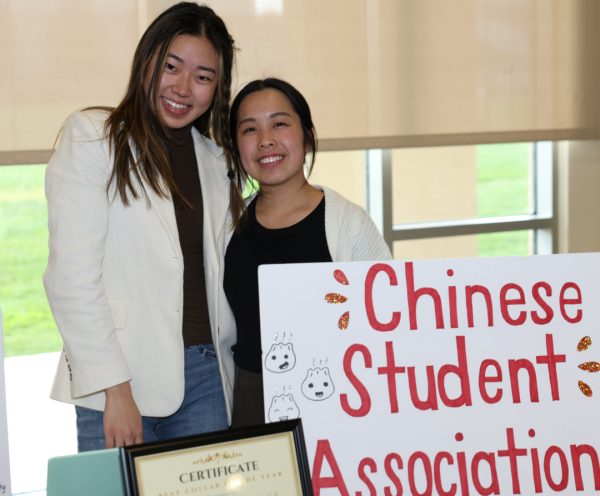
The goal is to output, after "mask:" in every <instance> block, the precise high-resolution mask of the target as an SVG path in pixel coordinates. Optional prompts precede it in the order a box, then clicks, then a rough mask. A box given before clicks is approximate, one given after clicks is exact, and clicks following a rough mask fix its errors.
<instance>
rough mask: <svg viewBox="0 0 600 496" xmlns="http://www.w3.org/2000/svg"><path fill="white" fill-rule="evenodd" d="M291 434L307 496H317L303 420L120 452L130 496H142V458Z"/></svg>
mask: <svg viewBox="0 0 600 496" xmlns="http://www.w3.org/2000/svg"><path fill="white" fill-rule="evenodd" d="M286 432H291V433H292V437H293V440H294V447H295V450H296V460H297V465H298V466H297V467H296V468H297V470H298V475H299V479H300V487H301V490H302V495H303V496H314V495H313V489H312V482H311V478H310V468H309V463H308V457H307V455H306V444H305V441H304V432H303V430H302V419H295V420H285V421H282V422H274V423H270V424H264V425H257V426H252V427H243V428H238V429H228V430H226V431H218V432H211V433H208V434H199V435H196V436H186V437H179V438H175V439H169V440H165V441H155V442H151V443H143V444H137V445H133V446H125V447H122V448H120V454H121V463H122V466H123V475H124V478H125V488H126V491H127V496H140V493H139V488H138V481H137V476H136V469H135V459H136V458H137V457H138V456H147V455H154V454H158V453H168V452H171V451H179V450H183V449H188V448H195V447H202V446H207V445H218V444H221V443H231V442H235V441H241V440H246V439H252V438H259V437H263V436H269V435H273V434H281V433H286Z"/></svg>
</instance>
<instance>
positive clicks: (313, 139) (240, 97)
mask: <svg viewBox="0 0 600 496" xmlns="http://www.w3.org/2000/svg"><path fill="white" fill-rule="evenodd" d="M263 90H277V91H279V92H280V93H283V95H284V96H285V97H286V98H287V99H288V100H289V102H290V103H291V105H292V108H293V109H294V112H296V114H298V117H300V124H301V126H302V133H303V134H304V147H305V148H306V149H308V150H309V151H308V152H307V153H310V155H311V159H310V162H309V164H307V168H308V175H309V176H310V174H311V172H312V170H313V167H314V166H315V160H316V156H317V147H318V140H317V134H316V130H315V126H314V124H313V121H312V116H311V113H310V107H309V106H308V102H307V101H306V99H305V98H304V97H303V96H302V93H300V92H299V91H298V90H297V89H296V88H294V87H293V86H292V85H291V84H290V83H288V82H286V81H282V80H281V79H277V78H266V79H257V80H255V81H252V82H250V83H248V84H247V85H246V86H244V87H243V88H242V90H241V91H240V92H239V93H238V94H237V96H236V97H235V100H233V103H232V104H231V113H230V117H229V136H230V139H231V146H232V160H231V162H232V167H233V170H234V171H235V177H236V182H237V184H232V185H231V187H232V188H234V187H236V188H237V189H238V190H241V187H242V179H248V174H246V171H245V170H244V166H243V165H242V158H241V157H240V151H239V148H238V143H237V121H238V113H239V110H240V105H241V104H242V102H243V101H244V98H246V97H247V96H248V95H250V94H251V93H254V92H256V91H263ZM231 182H232V183H233V182H234V181H231ZM232 196H233V195H232ZM229 208H230V209H231V214H232V216H233V227H234V229H235V230H236V231H239V230H240V228H241V226H242V224H243V221H244V218H245V214H246V204H245V203H243V202H242V204H241V205H239V204H238V203H234V202H230V205H229Z"/></svg>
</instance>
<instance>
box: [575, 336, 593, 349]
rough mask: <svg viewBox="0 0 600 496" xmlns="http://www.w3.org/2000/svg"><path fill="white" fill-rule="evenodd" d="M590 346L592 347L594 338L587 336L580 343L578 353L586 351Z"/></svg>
mask: <svg viewBox="0 0 600 496" xmlns="http://www.w3.org/2000/svg"><path fill="white" fill-rule="evenodd" d="M590 346H592V338H590V337H589V336H586V337H584V338H581V340H580V341H579V344H578V345H577V351H585V350H587V349H588V348H589V347H590Z"/></svg>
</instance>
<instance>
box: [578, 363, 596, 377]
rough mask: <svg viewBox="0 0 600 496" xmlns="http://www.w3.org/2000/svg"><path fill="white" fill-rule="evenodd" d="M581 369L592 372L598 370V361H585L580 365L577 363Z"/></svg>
mask: <svg viewBox="0 0 600 496" xmlns="http://www.w3.org/2000/svg"><path fill="white" fill-rule="evenodd" d="M578 367H579V368H580V369H581V370H585V371H586V372H590V373H592V374H593V373H594V372H598V371H600V363H598V362H585V363H582V364H581V365H578Z"/></svg>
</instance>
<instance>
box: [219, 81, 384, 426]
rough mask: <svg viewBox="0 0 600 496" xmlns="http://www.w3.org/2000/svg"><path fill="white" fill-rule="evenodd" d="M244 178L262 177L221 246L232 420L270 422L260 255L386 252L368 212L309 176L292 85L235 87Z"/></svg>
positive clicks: (276, 258)
mask: <svg viewBox="0 0 600 496" xmlns="http://www.w3.org/2000/svg"><path fill="white" fill-rule="evenodd" d="M230 135H231V140H232V146H233V167H234V169H235V174H236V179H237V181H238V187H241V184H242V180H244V179H245V178H247V176H251V177H252V178H253V179H254V180H255V181H257V182H258V183H259V185H260V190H259V192H258V193H257V194H256V195H254V196H253V197H251V198H249V199H248V206H247V208H244V207H245V205H244V206H242V208H239V207H238V205H235V204H232V205H231V206H230V209H231V212H232V218H231V222H232V224H233V227H234V229H233V230H232V233H231V240H230V241H229V242H228V246H227V252H226V255H225V278H224V282H223V285H224V289H225V294H226V296H227V299H228V301H229V304H230V305H231V309H232V310H233V314H234V316H235V321H236V324H237V342H236V344H235V345H234V346H233V347H232V351H233V359H234V362H235V387H234V397H233V420H232V426H233V427H240V426H245V425H252V424H259V423H263V422H264V408H263V391H262V359H261V341H260V317H259V306H258V266H260V265H263V264H283V263H316V262H350V261H357V260H389V259H391V258H392V257H391V254H390V250H389V248H388V247H387V245H386V244H385V242H384V240H383V238H382V237H381V235H380V234H379V232H378V230H377V228H376V226H375V224H374V223H373V221H372V220H371V218H370V217H369V215H368V214H367V213H366V212H365V211H364V210H363V209H362V208H361V207H359V206H358V205H355V204H354V203H352V202H350V201H348V200H346V199H345V198H343V197H342V196H341V195H339V194H338V193H336V192H335V191H333V190H331V189H328V188H324V187H321V186H312V185H311V184H309V183H308V181H307V180H306V175H305V164H306V160H305V158H306V156H307V155H310V162H309V165H308V166H307V167H306V169H307V171H306V172H307V173H308V174H310V172H311V171H312V168H313V166H314V163H315V159H316V152H317V138H316V131H315V127H314V125H313V122H312V117H311V113H310V108H309V106H308V103H307V102H306V100H305V99H304V97H303V96H302V95H301V94H300V92H299V91H298V90H296V89H295V88H294V87H293V86H291V85H290V84H289V83H286V82H285V81H281V80H279V79H274V78H269V79H264V80H257V81H253V82H251V83H249V84H248V85H247V86H245V87H244V88H243V89H242V90H241V91H240V93H239V94H238V95H237V96H236V98H235V100H234V102H233V104H232V106H231V115H230Z"/></svg>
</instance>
